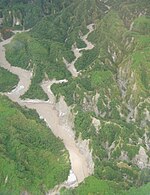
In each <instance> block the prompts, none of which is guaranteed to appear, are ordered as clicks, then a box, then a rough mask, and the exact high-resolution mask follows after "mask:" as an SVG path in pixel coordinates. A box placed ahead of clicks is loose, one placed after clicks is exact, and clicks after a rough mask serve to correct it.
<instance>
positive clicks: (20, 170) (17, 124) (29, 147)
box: [0, 95, 70, 195]
mask: <svg viewBox="0 0 150 195" xmlns="http://www.w3.org/2000/svg"><path fill="white" fill-rule="evenodd" d="M0 124H1V125H0V153H1V156H0V164H1V168H0V175H1V178H0V194H14V195H17V194H18V195H19V194H20V193H22V192H25V191H27V192H30V193H31V194H32V193H33V194H40V195H41V194H45V193H46V192H48V191H49V189H50V188H52V187H54V186H55V185H56V184H59V183H61V182H63V181H64V180H65V179H66V178H67V176H68V173H69V168H70V164H69V160H67V159H68V153H67V152H66V151H65V150H64V146H63V144H62V142H61V141H60V140H58V139H57V138H56V137H55V136H54V135H53V134H52V132H51V131H50V130H49V129H48V128H47V127H46V125H45V123H44V122H43V121H41V120H40V119H39V116H38V115H37V113H36V112H35V111H34V110H28V109H25V108H21V107H19V106H18V105H17V104H16V105H15V104H14V103H12V102H11V101H10V100H8V98H6V97H3V96H1V95H0Z"/></svg>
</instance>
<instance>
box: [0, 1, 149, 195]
mask: <svg viewBox="0 0 150 195" xmlns="http://www.w3.org/2000/svg"><path fill="white" fill-rule="evenodd" d="M0 16H1V17H2V18H3V22H2V24H1V25H0V29H1V37H2V38H5V37H7V36H8V37H9V36H11V35H12V34H11V33H10V32H11V30H14V29H31V30H30V31H29V32H24V33H21V34H17V35H16V36H15V37H14V39H13V40H12V42H11V43H10V44H9V45H7V46H6V57H7V60H8V61H9V62H10V63H11V64H12V65H13V66H18V67H21V68H24V69H28V70H32V71H33V73H34V74H33V77H32V82H31V86H30V88H29V90H28V91H27V92H26V93H25V94H24V95H23V96H22V98H23V99H25V98H31V99H41V100H47V99H48V97H47V95H46V94H45V93H44V91H43V90H42V88H41V86H40V84H41V83H42V81H43V80H44V79H50V80H51V79H54V78H55V79H56V80H60V79H67V80H68V82H66V83H60V84H53V85H52V87H51V89H52V91H53V93H54V94H55V96H56V97H57V100H59V97H60V96H64V97H65V101H66V102H67V104H68V106H70V107H71V108H72V113H73V115H74V131H75V134H76V139H78V138H79V137H80V136H81V137H82V139H90V148H91V149H92V151H93V153H92V155H93V159H94V164H95V167H94V174H93V176H90V177H89V178H87V179H86V180H85V182H84V183H82V184H80V185H79V187H77V188H75V189H73V190H66V189H62V190H61V194H63V195H67V194H68V195H78V194H79V195H84V194H85V195H87V194H93V195H94V194H100V195H102V194H105V195H111V194H112V195H113V194H117V195H134V194H136V195H143V194H144V195H148V193H149V189H150V184H149V182H150V128H149V126H150V106H149V105H150V99H149V97H150V80H149V78H150V57H149V56H150V3H149V0H143V1H140V0H107V1H104V0H101V1H98V0H82V1H81V0H70V1H69V0H51V1H48V0H32V1H31V0H24V1H19V0H15V1H11V0H1V2H0ZM91 23H93V24H94V26H95V30H94V31H93V32H92V33H91V34H90V35H89V37H88V40H89V41H91V43H93V45H94V48H93V49H92V50H85V51H82V56H81V57H80V58H79V59H78V60H77V61H76V63H75V68H76V69H77V70H78V71H80V74H79V76H78V77H73V76H72V75H71V73H70V72H69V70H68V69H67V68H66V65H65V63H64V60H63V59H64V58H65V59H66V60H67V61H68V62H69V63H71V62H72V61H73V60H74V59H75V56H74V54H73V51H72V45H73V44H74V43H76V45H77V48H84V47H85V43H84V42H83V40H81V38H80V33H82V34H83V35H85V34H86V33H87V32H88V29H87V25H89V24H91ZM7 29H10V31H6V30H7ZM8 32H9V33H8ZM6 77H9V78H10V79H9V82H7V83H6V80H5V78H6ZM17 82H18V78H17V77H16V76H14V75H11V74H10V73H9V72H7V71H5V70H3V69H2V68H0V91H1V92H2V91H4V92H5V91H10V90H11V89H13V87H14V86H15V85H16V83H17ZM0 104H1V106H0V108H1V109H2V111H1V113H2V112H3V110H4V111H5V112H4V113H6V114H3V115H2V116H1V115H0V116H1V117H3V118H2V119H1V123H2V124H3V126H4V127H3V126H2V127H1V132H0V133H1V134H0V135H1V136H2V138H1V140H3V142H2V154H3V157H2V159H1V160H2V163H3V164H5V166H4V167H6V168H4V171H9V170H12V168H11V167H13V172H12V173H11V174H12V175H14V180H13V179H12V180H10V181H9V182H10V183H11V185H12V184H13V185H14V186H15V187H14V189H16V188H17V189H18V190H22V189H23V188H22V187H24V188H26V186H28V183H29V182H31V181H33V178H31V172H30V171H33V174H34V175H32V176H33V177H34V178H37V180H36V181H34V182H35V183H32V184H33V186H30V187H31V189H28V190H29V191H31V192H32V190H36V187H35V186H42V184H41V183H42V182H44V184H45V185H46V187H45V188H43V187H42V190H45V189H46V190H47V189H48V188H51V187H52V186H54V184H57V183H60V182H61V181H64V180H65V178H66V177H67V173H68V170H69V164H68V163H66V162H65V158H66V156H67V153H64V155H62V159H61V162H62V164H60V161H59V163H56V164H55V166H54V164H53V162H54V161H55V159H57V158H58V159H59V158H60V151H62V150H61V148H63V145H62V144H61V142H59V141H58V140H56V138H54V136H53V135H52V134H51V133H50V132H49V130H48V129H47V128H46V127H45V125H44V124H43V123H42V122H40V121H39V120H38V121H37V116H36V119H35V118H34V117H33V119H32V115H34V114H35V113H34V114H33V113H32V112H33V111H28V115H30V116H29V118H28V115H27V113H26V112H25V111H23V110H20V109H21V108H18V107H17V108H16V107H15V106H16V105H14V104H12V103H11V102H9V100H7V99H5V98H4V97H1V101H0ZM14 112H15V113H17V115H16V116H15V117H18V118H19V119H18V120H19V121H20V122H19V124H21V125H23V126H22V127H20V125H19V129H18V128H17V123H16V122H15V120H12V121H11V120H10V121H9V124H8V123H7V127H5V126H6V122H5V121H7V120H8V118H7V117H9V119H10V118H11V117H13V116H14V115H13V113H14ZM24 112H25V113H24ZM11 113H12V114H11ZM29 113H30V114H29ZM9 115H11V116H9ZM26 115H27V116H26ZM30 117H31V118H30ZM35 121H36V122H35ZM27 123H28V126H26V124H27ZM10 124H11V125H12V126H11V125H10ZM15 124H16V125H15ZM25 127H27V129H26V128H25ZM36 127H38V128H36ZM20 128H21V129H20ZM30 129H32V132H31V131H30ZM6 130H7V131H6ZM25 131H27V133H25ZM34 132H35V133H34ZM41 132H42V133H41ZM48 132H49V133H48ZM10 133H12V134H13V135H14V136H16V138H14V139H12V138H11V139H10V136H11V134H10ZM28 133H29V136H28V135H27V134H28ZM31 133H33V134H31ZM30 134H31V135H30ZM25 135H26V136H27V137H28V138H30V139H29V140H28V141H29V142H27V143H28V145H25V146H24V143H25V142H26V136H25ZM35 135H36V136H35ZM38 136H39V139H38ZM47 136H49V137H50V139H48V137H47ZM32 139H33V140H35V145H34V144H33V146H32V147H33V148H31V147H30V146H31V143H30V141H32V142H33V140H32ZM14 140H16V142H17V143H14V145H13V142H14ZM42 140H43V141H42ZM44 140H47V141H46V143H47V145H45V144H44V143H45V141H44ZM48 140H49V141H48ZM53 140H56V142H55V141H53ZM6 143H7V144H6ZM11 144H12V147H11ZM20 144H21V145H23V146H22V147H27V148H28V149H29V151H28V152H27V156H28V155H29V156H30V155H31V154H32V155H33V156H34V155H35V156H36V155H39V156H40V158H36V159H42V161H43V162H44V161H45V162H44V163H46V164H45V165H46V166H47V163H49V162H50V161H51V160H52V161H51V166H54V168H52V170H53V169H54V172H53V173H52V174H53V175H51V177H49V176H50V173H48V172H47V171H46V170H47V169H46V166H44V164H42V163H41V162H40V160H39V161H35V162H33V163H32V166H31V165H28V162H26V161H25V162H23V165H22V164H21V163H22V162H18V160H17V159H19V157H17V155H21V152H19V150H22V147H20V146H19V145H20ZM37 145H38V146H39V148H38V150H35V148H36V146H37ZM7 147H11V149H12V151H11V150H10V151H9V152H10V153H9V154H8V156H5V155H6V153H5V152H4V151H8V150H9V149H8V148H7ZM15 147H17V150H18V152H17V154H15V155H16V156H14V155H13V148H15ZM42 151H44V152H45V155H44V152H42ZM30 152H31V153H30ZM141 152H142V153H143V154H144V158H143V156H141ZM46 153H48V154H50V157H49V158H48V159H47V155H46ZM12 156H13V158H16V159H12V158H11V157H12ZM27 159H28V158H27ZM144 159H146V160H144ZM30 160H32V159H30ZM53 160H54V161H53ZM9 161H11V164H10V165H7V163H8V162H9ZM16 161H17V162H16ZM6 162H7V163H6ZM19 163H20V164H21V165H20V164H19ZM8 164H9V163H8ZM7 166H8V167H7ZM19 166H21V167H19ZM26 166H27V167H28V168H27V167H26ZM41 166H42V167H41ZM14 167H15V168H14ZM18 167H19V168H20V169H23V172H22V171H19V168H18ZM26 169H27V170H26ZM34 169H35V171H34ZM37 169H44V170H45V172H44V173H43V176H45V175H44V174H46V178H47V179H45V181H43V177H42V174H39V173H38V174H39V175H37V172H36V171H37ZM59 170H61V171H60V173H59V175H58V171H59ZM63 170H67V171H66V174H65V175H63ZM0 171H3V170H1V169H0ZM19 174H22V175H23V174H24V175H26V174H27V177H26V178H27V180H26V182H24V181H22V179H20V176H19ZM4 175H7V173H6V174H4ZM12 178H13V177H12ZM18 178H19V179H18ZM48 178H49V179H51V180H52V183H51V184H50V183H48V181H49V180H48ZM4 180H5V178H3V179H2V181H4ZM22 182H23V183H22ZM1 186H2V187H1V190H4V189H8V190H10V189H11V186H10V185H8V187H7V185H4V184H3V185H2V183H1ZM9 187H10V188H9ZM130 188H131V189H130ZM137 188H139V189H137ZM38 189H39V188H38ZM128 190H129V191H128ZM44 192H45V191H44Z"/></svg>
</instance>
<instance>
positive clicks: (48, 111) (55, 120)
mask: <svg viewBox="0 0 150 195" xmlns="http://www.w3.org/2000/svg"><path fill="white" fill-rule="evenodd" d="M87 28H88V30H89V32H88V33H87V34H86V35H84V36H80V38H81V39H82V40H83V41H84V42H85V44H86V45H87V47H86V48H82V49H78V48H77V47H75V46H72V50H73V52H74V55H75V57H76V59H75V60H74V61H73V62H72V63H71V64H70V65H68V64H67V62H66V60H65V59H64V62H65V63H66V66H67V67H68V70H69V71H70V72H71V73H72V76H75V77H76V76H77V75H78V73H77V71H76V69H75V67H74V63H75V62H76V61H77V59H78V58H79V57H80V56H81V55H82V53H80V51H82V50H88V49H92V48H93V47H94V46H93V45H92V44H91V43H90V42H89V41H88V40H87V37H88V35H89V33H91V32H92V31H93V30H94V29H93V24H91V25H89V26H87ZM12 39H13V37H11V38H9V39H7V40H3V41H2V42H0V66H2V67H3V68H5V69H7V70H9V71H10V72H11V73H13V74H16V75H17V76H18V77H19V83H18V85H17V86H16V88H15V89H14V90H12V91H11V92H8V93H4V94H5V95H6V96H8V97H9V98H10V99H11V100H12V101H14V102H17V103H18V104H19V105H21V106H26V107H28V108H31V109H35V110H36V111H37V112H38V114H39V116H40V118H41V119H43V120H45V122H46V123H47V125H48V126H49V127H50V128H51V130H52V132H53V133H54V135H55V136H57V137H59V138H60V139H61V140H62V141H63V143H64V145H65V147H66V149H67V150H68V152H69V155H70V162H71V171H70V175H69V176H68V180H67V181H65V182H64V184H65V186H67V187H73V186H77V185H78V184H79V183H80V182H82V181H83V180H84V179H85V178H86V177H87V176H89V175H90V174H92V173H93V170H94V164H93V161H92V154H91V152H90V150H89V146H88V145H89V144H88V140H75V134H74V132H73V129H72V128H73V117H72V114H71V108H70V107H68V106H67V104H66V102H65V101H64V98H63V97H61V98H60V100H59V102H57V103H56V100H55V96H54V95H53V93H52V91H51V85H52V84H53V83H61V82H68V81H67V80H60V81H56V80H51V81H50V80H48V81H43V83H42V84H41V86H42V88H43V90H44V91H45V93H46V94H47V95H48V97H49V100H48V101H42V100H35V99H34V100H31V99H26V100H22V99H21V98H20V97H21V96H22V95H23V94H24V93H25V92H26V91H27V90H28V88H29V86H30V84H31V78H32V72H31V71H27V70H24V69H22V68H19V67H14V66H11V64H9V62H8V61H7V60H6V57H5V48H4V45H6V44H8V43H10V42H11V40H12Z"/></svg>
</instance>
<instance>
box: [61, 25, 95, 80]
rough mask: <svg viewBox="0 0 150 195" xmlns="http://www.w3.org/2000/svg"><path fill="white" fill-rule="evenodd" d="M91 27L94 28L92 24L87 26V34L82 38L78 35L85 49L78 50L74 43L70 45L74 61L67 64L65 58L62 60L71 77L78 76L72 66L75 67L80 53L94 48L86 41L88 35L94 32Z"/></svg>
mask: <svg viewBox="0 0 150 195" xmlns="http://www.w3.org/2000/svg"><path fill="white" fill-rule="evenodd" d="M93 26H94V24H90V25H88V26H87V29H88V30H89V32H88V33H87V34H86V35H83V36H82V35H80V38H81V40H82V41H84V43H85V44H86V47H85V48H80V49H79V48H77V45H76V43H74V44H73V45H72V51H73V53H74V56H75V59H74V60H73V61H72V62H71V63H69V62H67V60H66V59H65V58H63V61H64V63H65V64H66V67H67V69H68V70H69V71H70V72H71V74H72V76H73V77H77V76H78V74H79V72H78V71H77V70H76V68H75V66H74V65H75V63H76V61H77V60H78V59H79V58H80V57H81V56H82V51H85V50H91V49H93V48H94V45H93V44H92V43H91V42H89V41H88V40H87V38H88V36H89V34H90V33H91V32H93V31H94V27H93Z"/></svg>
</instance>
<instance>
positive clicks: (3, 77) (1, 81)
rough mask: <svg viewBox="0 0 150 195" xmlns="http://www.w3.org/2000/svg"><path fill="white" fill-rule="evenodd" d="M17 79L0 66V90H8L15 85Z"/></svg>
mask: <svg viewBox="0 0 150 195" xmlns="http://www.w3.org/2000/svg"><path fill="white" fill-rule="evenodd" d="M18 81H19V79H18V77H17V76H16V75H13V74H12V73H10V72H9V71H7V70H6V69H4V68H2V67H0V92H9V91H11V90H13V88H14V86H15V85H17V83H18Z"/></svg>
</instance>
